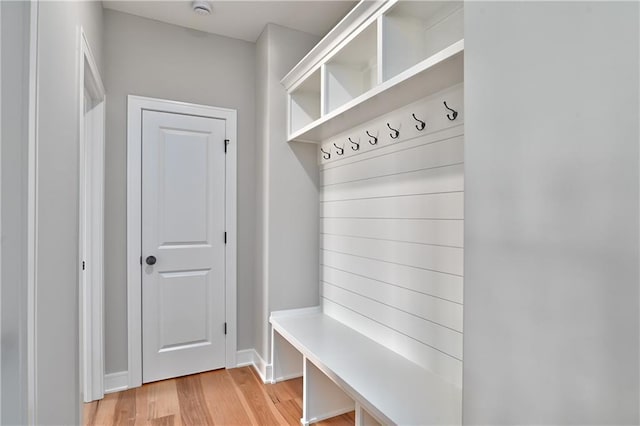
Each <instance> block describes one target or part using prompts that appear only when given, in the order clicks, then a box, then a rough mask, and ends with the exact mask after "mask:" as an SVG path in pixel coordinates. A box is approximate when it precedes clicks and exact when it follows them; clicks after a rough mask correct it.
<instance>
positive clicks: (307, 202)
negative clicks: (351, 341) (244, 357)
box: [254, 24, 319, 362]
mask: <svg viewBox="0 0 640 426" xmlns="http://www.w3.org/2000/svg"><path fill="white" fill-rule="evenodd" d="M318 41H319V37H317V36H313V35H311V34H307V33H303V32H300V31H295V30H292V29H289V28H285V27H281V26H278V25H273V24H268V25H267V26H266V27H265V29H264V31H263V32H262V34H261V35H260V38H259V39H258V41H257V54H256V57H257V64H256V66H257V70H258V73H257V83H256V84H257V92H256V93H257V103H256V108H257V110H256V114H257V117H258V121H257V123H258V124H257V128H258V148H257V149H258V150H257V159H258V176H257V179H258V187H259V189H258V200H257V203H258V217H257V233H258V235H259V246H258V254H257V256H256V257H257V262H258V263H257V265H258V266H257V269H256V287H255V288H256V290H255V295H256V300H255V301H254V302H255V310H256V318H255V330H254V335H255V348H256V350H257V351H258V353H259V354H260V356H261V357H262V358H263V359H264V360H267V362H269V359H268V354H269V349H268V348H269V324H268V319H269V313H270V312H271V311H274V310H279V309H289V308H300V307H305V306H313V305H317V304H318V255H319V253H318V166H317V157H316V146H314V145H305V144H297V143H294V144H290V143H287V142H286V91H285V89H284V87H283V86H282V85H281V84H280V80H281V79H282V77H284V76H285V74H287V73H288V72H289V71H290V70H291V68H293V66H294V65H295V64H296V63H297V62H298V61H299V60H300V59H302V57H303V56H304V55H305V54H306V53H307V52H309V50H311V48H312V47H313V46H314V45H315V44H316V43H317V42H318Z"/></svg>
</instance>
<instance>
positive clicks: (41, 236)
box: [35, 2, 102, 424]
mask: <svg viewBox="0 0 640 426" xmlns="http://www.w3.org/2000/svg"><path fill="white" fill-rule="evenodd" d="M38 17H39V21H38V32H39V35H38V93H39V103H38V153H37V161H38V177H37V184H38V195H37V215H38V219H37V227H38V240H37V244H38V247H37V253H36V257H37V261H36V274H37V275H36V295H35V297H36V324H35V326H36V342H37V344H36V347H35V356H36V372H35V373H36V380H37V389H36V400H37V412H36V413H35V415H36V418H35V424H77V423H79V422H80V417H79V415H80V389H79V362H78V358H79V349H78V268H79V265H78V111H79V108H80V106H79V105H78V80H77V79H78V72H77V68H78V65H77V63H78V62H77V59H78V46H79V40H78V27H79V26H82V27H83V28H84V30H85V32H86V34H87V39H88V41H89V44H90V45H91V47H92V48H93V51H94V54H95V56H96V61H97V62H98V66H100V64H101V63H102V58H101V56H102V53H101V46H102V39H101V36H102V5H101V4H100V3H99V2H39V15H38Z"/></svg>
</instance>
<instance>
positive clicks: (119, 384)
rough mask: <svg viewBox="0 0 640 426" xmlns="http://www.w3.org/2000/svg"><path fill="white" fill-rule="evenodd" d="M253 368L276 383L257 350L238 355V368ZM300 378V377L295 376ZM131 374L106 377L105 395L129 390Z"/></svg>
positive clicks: (265, 378)
mask: <svg viewBox="0 0 640 426" xmlns="http://www.w3.org/2000/svg"><path fill="white" fill-rule="evenodd" d="M248 365H250V366H252V367H253V368H254V369H255V370H256V372H257V373H258V375H259V376H260V379H261V380H262V381H263V382H264V383H275V381H274V379H273V369H272V368H271V365H269V364H267V363H266V362H265V360H264V359H262V357H261V356H260V355H259V354H258V352H257V351H256V350H255V349H245V350H241V351H238V352H237V353H236V366H237V367H246V366H248ZM294 377H299V376H294ZM294 377H278V378H277V381H282V380H288V379H292V378H294ZM128 384H129V373H128V372H127V371H119V372H117V373H110V374H105V375H104V393H105V394H107V393H113V392H120V391H123V390H127V389H128V388H129V386H128Z"/></svg>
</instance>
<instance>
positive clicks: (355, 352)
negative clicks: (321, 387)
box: [270, 311, 462, 425]
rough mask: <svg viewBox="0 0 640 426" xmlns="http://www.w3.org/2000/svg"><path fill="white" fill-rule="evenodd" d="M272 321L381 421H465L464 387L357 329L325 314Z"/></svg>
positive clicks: (435, 423)
mask: <svg viewBox="0 0 640 426" xmlns="http://www.w3.org/2000/svg"><path fill="white" fill-rule="evenodd" d="M282 312H283V311H281V313H282ZM284 312H286V311H284ZM274 314H275V313H274ZM270 321H271V324H272V325H273V329H274V331H275V332H277V333H278V334H280V335H281V336H282V337H283V338H284V339H285V340H287V341H288V342H289V343H290V344H291V345H292V346H293V347H295V348H296V349H297V350H298V351H299V352H301V353H302V355H303V356H304V357H305V358H306V359H307V360H308V361H310V362H311V363H313V364H314V365H315V367H317V369H319V370H320V371H321V372H322V373H324V374H325V375H326V376H327V377H328V378H329V379H331V381H333V382H334V383H335V384H337V385H338V387H340V388H341V389H342V390H343V391H344V393H346V394H347V395H348V396H349V397H350V398H352V399H353V400H354V401H355V403H356V404H359V405H360V406H361V407H362V408H363V409H364V410H366V411H367V412H368V414H370V415H372V416H373V417H374V418H375V419H377V420H378V421H379V422H381V423H384V424H400V425H460V424H461V416H462V392H461V389H460V388H459V387H457V386H455V385H453V384H450V383H448V382H446V381H445V380H443V379H442V378H440V377H438V376H436V375H434V374H433V373H431V372H429V371H428V370H426V369H424V368H422V367H420V366H419V365H417V364H414V363H413V362H411V361H409V360H407V359H406V358H404V357H402V356H401V355H399V354H397V353H396V352H393V351H391V350H390V349H388V348H386V347H384V346H382V345H381V344H379V343H377V342H375V341H374V340H372V339H369V338H368V337H366V336H364V335H363V334H361V333H359V332H358V331H356V330H354V329H352V328H350V327H348V326H346V325H344V324H343V323H341V322H339V321H337V320H335V319H333V318H331V317H329V316H327V315H325V314H323V313H322V312H312V313H304V314H292V315H281V314H278V315H272V317H271V320H270ZM305 380H307V378H306V377H305ZM305 397H306V398H313V397H314V395H305ZM303 422H304V419H303Z"/></svg>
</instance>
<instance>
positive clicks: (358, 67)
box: [324, 22, 378, 113]
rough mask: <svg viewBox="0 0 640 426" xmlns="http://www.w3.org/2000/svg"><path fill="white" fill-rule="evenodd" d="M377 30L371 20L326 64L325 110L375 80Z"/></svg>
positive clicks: (334, 106) (336, 105)
mask: <svg viewBox="0 0 640 426" xmlns="http://www.w3.org/2000/svg"><path fill="white" fill-rule="evenodd" d="M377 34H378V32H377V26H376V22H373V23H372V24H370V25H369V26H368V27H367V28H366V29H365V30H364V31H362V32H361V33H360V34H358V36H357V37H355V38H354V39H353V40H351V41H350V42H348V43H347V44H346V45H345V46H344V47H343V48H342V49H340V51H338V53H336V54H335V55H334V56H333V57H332V58H331V59H330V60H329V61H328V62H327V63H326V64H325V77H324V78H325V88H326V89H325V90H326V103H325V111H324V112H325V113H330V112H331V111H334V110H335V109H337V108H339V107H341V106H342V105H345V104H346V103H348V102H349V101H351V100H353V99H355V98H357V97H358V96H360V95H362V94H363V93H366V92H367V91H368V90H370V89H371V88H373V87H374V86H376V85H377V84H378V55H377Z"/></svg>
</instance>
